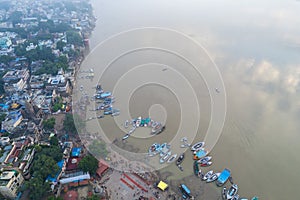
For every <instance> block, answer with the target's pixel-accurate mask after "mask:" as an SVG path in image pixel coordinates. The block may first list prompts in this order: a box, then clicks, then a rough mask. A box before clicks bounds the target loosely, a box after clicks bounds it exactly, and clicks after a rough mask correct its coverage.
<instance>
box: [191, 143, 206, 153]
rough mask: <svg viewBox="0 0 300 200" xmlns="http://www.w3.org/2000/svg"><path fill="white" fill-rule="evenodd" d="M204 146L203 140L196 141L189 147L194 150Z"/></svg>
mask: <svg viewBox="0 0 300 200" xmlns="http://www.w3.org/2000/svg"><path fill="white" fill-rule="evenodd" d="M203 146H204V142H198V143H196V144H194V145H193V146H192V147H191V151H196V150H198V149H200V148H202V147H203Z"/></svg>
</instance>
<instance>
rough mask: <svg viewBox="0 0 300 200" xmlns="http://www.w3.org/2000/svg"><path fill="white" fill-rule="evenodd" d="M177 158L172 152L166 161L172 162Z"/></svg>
mask: <svg viewBox="0 0 300 200" xmlns="http://www.w3.org/2000/svg"><path fill="white" fill-rule="evenodd" d="M176 158H177V154H173V155H172V156H171V157H170V158H169V159H168V161H167V162H168V163H171V162H174V161H175V160H176Z"/></svg>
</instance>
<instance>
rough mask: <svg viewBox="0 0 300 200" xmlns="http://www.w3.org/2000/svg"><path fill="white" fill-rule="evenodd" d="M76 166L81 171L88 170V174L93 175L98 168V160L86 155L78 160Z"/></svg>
mask: <svg viewBox="0 0 300 200" xmlns="http://www.w3.org/2000/svg"><path fill="white" fill-rule="evenodd" d="M78 167H79V169H81V170H82V171H84V172H89V173H90V174H92V175H94V174H96V171H97V169H98V160H97V159H96V158H95V157H93V156H91V155H87V156H85V157H84V158H83V159H81V160H80V162H79V164H78Z"/></svg>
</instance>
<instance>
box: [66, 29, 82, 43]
mask: <svg viewBox="0 0 300 200" xmlns="http://www.w3.org/2000/svg"><path fill="white" fill-rule="evenodd" d="M66 34H67V42H68V43H70V44H74V45H75V46H82V45H83V41H82V37H81V35H80V34H79V33H78V32H76V31H67V32H66Z"/></svg>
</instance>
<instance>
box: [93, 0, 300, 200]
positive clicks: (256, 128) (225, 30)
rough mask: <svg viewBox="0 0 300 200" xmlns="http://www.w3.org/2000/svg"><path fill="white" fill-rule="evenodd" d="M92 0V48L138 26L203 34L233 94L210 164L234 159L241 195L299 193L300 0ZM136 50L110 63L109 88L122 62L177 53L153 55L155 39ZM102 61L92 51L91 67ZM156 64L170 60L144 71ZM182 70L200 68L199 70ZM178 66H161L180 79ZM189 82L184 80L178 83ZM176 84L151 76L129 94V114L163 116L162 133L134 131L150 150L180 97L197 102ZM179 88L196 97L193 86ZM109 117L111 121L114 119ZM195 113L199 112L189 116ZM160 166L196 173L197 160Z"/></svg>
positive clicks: (172, 123)
mask: <svg viewBox="0 0 300 200" xmlns="http://www.w3.org/2000/svg"><path fill="white" fill-rule="evenodd" d="M92 3H93V6H94V9H95V15H96V17H97V22H96V28H95V30H94V31H93V33H92V36H91V38H90V47H91V49H94V48H95V47H96V46H97V45H98V44H99V43H100V42H102V41H104V40H105V39H107V38H109V37H110V36H112V35H114V34H117V33H119V32H122V31H127V30H130V29H135V28H141V27H162V28H168V29H174V30H177V31H180V32H182V33H184V34H186V35H188V36H189V37H191V38H193V39H194V40H196V41H197V42H199V43H201V44H202V45H203V46H204V47H205V48H206V49H207V51H208V52H209V55H210V57H211V58H212V59H213V60H214V62H215V63H216V65H217V66H218V68H219V70H220V72H221V75H222V78H223V81H224V84H225V89H226V99H227V101H226V105H227V107H226V108H227V112H226V119H225V124H224V128H223V129H222V134H221V137H220V138H219V139H218V140H217V143H216V145H214V148H212V149H211V152H210V154H211V155H212V156H213V162H214V163H213V167H212V168H213V169H214V170H219V171H220V170H222V169H223V168H224V167H227V168H230V169H231V171H232V175H233V180H234V182H236V183H238V185H239V187H240V190H239V193H240V195H241V196H246V197H248V198H250V197H252V196H254V195H257V196H259V197H260V199H270V200H273V199H298V198H299V191H298V189H299V180H300V173H299V172H298V170H299V169H300V157H299V156H298V152H300V145H299V144H300V142H299V141H300V131H299V130H300V123H299V120H300V95H299V91H300V56H299V55H300V38H299V35H300V17H299V13H300V2H298V1H295V0H290V1H279V0H275V1H266V0H264V1H258V0H255V1H250V0H244V1H233V0H228V1H226V2H225V1H217V0H213V1H212V0H209V1H208V0H203V1H199V0H190V1H182V0H172V1H171V0H166V1H140V0H126V1H124V0H122V1H121V0H114V1H102V0H101V1H100V0H94V1H92ZM171 37H172V36H171ZM145 38H147V35H145ZM168 39H169V40H172V39H173V40H174V38H168ZM175 41H176V39H175V40H174V42H175ZM130 42H131V41H130V40H129V41H128V44H129V43H130ZM175 43H176V42H175ZM106 53H107V55H109V54H110V52H106ZM149 55H150V56H149ZM136 56H137V55H135V57H130V55H128V56H127V58H125V59H123V60H121V62H122V63H118V62H116V63H114V65H115V67H112V68H111V69H110V70H108V71H107V74H106V76H104V77H103V79H102V80H101V83H103V84H104V85H105V87H106V88H107V89H113V87H114V84H116V82H117V81H120V80H121V79H122V75H123V74H122V73H124V72H126V70H127V69H126V66H127V67H128V66H129V65H134V66H138V65H142V64H143V63H150V62H151V58H155V61H157V60H159V61H161V62H162V63H164V62H163V61H166V62H167V61H169V62H170V63H172V62H174V63H172V64H169V65H172V66H175V67H174V68H176V63H179V62H180V60H175V61H174V60H172V59H174V58H171V57H169V55H168V54H167V53H166V54H164V53H160V54H159V55H157V51H154V50H151V49H150V50H149V51H146V52H145V51H144V52H143V53H141V54H140V55H138V58H139V60H138V61H136V60H135V59H136ZM99 59H101V57H100V58H99ZM168 59H169V60H168ZM133 60H134V61H133ZM96 65H97V63H96V61H95V60H94V64H93V67H94V69H95V68H97V67H99V68H101V66H96ZM121 65H124V68H122V70H120V69H121V68H120V67H119V68H118V66H121ZM180 65H181V66H182V65H184V63H181V64H180ZM156 68H157V69H158V68H159V69H161V68H164V67H163V66H159V64H152V65H151V66H149V67H148V68H147V69H148V70H149V71H147V74H150V75H149V76H150V77H151V74H152V73H153V72H151V69H153V70H155V69H156ZM128 69H129V68H128ZM165 72H168V71H165ZM138 73H139V72H137V71H136V72H135V73H134V74H135V76H133V77H130V76H128V77H127V78H131V79H132V78H133V79H134V77H137V76H139V77H140V78H136V79H146V77H143V76H141V75H139V74H138ZM186 73H187V74H190V75H191V79H193V78H194V77H192V74H193V71H190V72H188V71H187V72H186ZM175 76H177V75H170V76H164V78H163V79H166V81H168V79H170V80H169V82H170V83H171V82H172V81H173V82H174V81H175V82H176V80H173V79H172V78H174V77H175ZM116 77H117V78H116ZM168 77H170V78H168ZM178 80H179V78H178ZM197 81H199V84H196V83H195V84H193V85H194V86H195V87H194V89H196V90H197V91H203V92H201V93H200V94H196V95H198V99H200V104H201V105H200V107H201V112H200V113H201V116H202V117H201V119H200V128H199V130H198V133H199V134H198V135H197V136H196V138H197V139H199V140H202V139H204V138H205V136H204V135H203V134H201V133H202V132H205V131H207V129H208V126H209V125H208V124H209V123H208V121H209V120H210V118H211V115H212V114H211V113H210V109H211V106H210V105H211V100H210V98H209V94H208V92H207V89H205V82H204V81H203V80H202V79H201V78H199V79H198V80H197ZM125 82H126V81H125ZM125 82H124V84H123V85H125ZM137 82H138V81H137ZM137 85H138V84H137ZM124 87H125V88H126V86H124ZM128 87H129V86H128ZM176 87H179V86H178V85H177V86H176ZM184 88H185V87H184V86H182V90H184ZM123 90H124V88H123ZM174 90H175V89H174ZM174 90H168V88H164V87H157V86H156V85H155V84H148V85H145V86H144V87H141V88H136V90H135V91H134V93H133V94H132V96H131V99H130V102H128V103H126V105H128V106H129V110H130V114H131V116H132V117H134V116H140V115H142V116H147V115H148V114H149V113H150V115H151V117H153V118H155V117H156V119H159V120H162V121H163V120H165V118H167V120H166V124H167V129H166V133H163V134H161V135H159V136H157V137H158V138H155V139H153V138H147V139H145V140H147V144H146V145H145V143H144V142H141V140H142V139H141V138H140V137H147V136H143V135H142V134H143V133H142V132H143V131H140V130H138V131H139V132H138V133H136V135H135V136H136V137H132V138H130V140H128V143H129V144H131V145H133V146H135V147H136V148H137V150H140V151H145V150H147V148H148V147H149V144H151V143H153V142H154V141H157V140H159V141H166V142H170V141H171V140H172V133H174V132H176V130H177V129H178V128H179V127H180V125H178V124H179V121H180V116H182V113H181V112H182V111H181V110H180V109H179V108H178V106H179V105H183V104H184V105H186V104H188V106H187V108H186V109H193V106H194V105H193V103H183V104H180V103H178V101H180V98H176V91H175V92H174ZM172 91H173V92H172ZM180 91H181V90H180ZM187 92H188V91H187ZM125 93H126V92H125ZM221 93H223V91H221ZM182 95H185V96H186V98H187V99H189V98H191V99H192V97H190V96H188V95H189V93H186V94H182ZM191 101H192V100H191ZM122 104H124V102H118V101H117V102H116V106H119V107H122ZM153 105H155V106H153ZM159 105H161V106H162V107H163V108H161V107H159ZM190 113H191V116H192V117H191V118H192V119H194V118H197V116H196V114H195V115H194V114H193V112H190ZM161 116H163V117H161ZM166 116H168V117H166ZM104 120H105V121H104V122H105V123H108V122H107V121H109V120H107V119H104ZM122 120H124V119H122ZM191 123H194V122H193V121H192V120H191ZM108 124H110V123H108ZM116 130H118V129H116ZM116 130H114V131H116ZM114 131H111V132H114ZM186 131H187V132H188V131H191V130H186ZM139 134H140V135H139ZM141 135H142V136H141ZM183 135H184V134H183ZM119 136H120V135H119ZM139 136H140V137H139ZM108 137H111V138H110V139H112V140H113V139H114V137H116V135H114V133H112V134H111V135H110V136H108ZM121 137H122V135H121ZM195 141H197V140H195ZM145 146H146V147H145ZM191 161H192V159H191V158H187V161H186V163H185V165H184V166H183V167H184V168H191V169H192V164H191V163H192V162H191ZM163 171H171V172H173V173H176V174H177V175H176V176H173V177H172V178H174V179H178V178H181V177H183V176H187V175H190V174H192V170H185V171H184V173H179V171H178V169H177V168H176V167H175V166H171V167H167V168H164V169H163Z"/></svg>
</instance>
